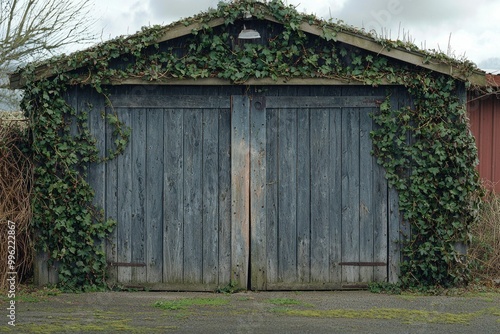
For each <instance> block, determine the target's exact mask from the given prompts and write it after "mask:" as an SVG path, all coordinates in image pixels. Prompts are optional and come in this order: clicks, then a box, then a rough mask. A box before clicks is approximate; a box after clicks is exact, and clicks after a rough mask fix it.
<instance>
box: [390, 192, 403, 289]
mask: <svg viewBox="0 0 500 334" xmlns="http://www.w3.org/2000/svg"><path fill="white" fill-rule="evenodd" d="M388 207H389V217H388V219H389V228H388V230H389V241H388V242H389V244H388V248H389V251H388V256H389V261H388V262H389V264H388V281H389V282H390V283H397V282H398V281H399V274H400V263H401V259H402V256H401V242H402V241H403V240H404V238H403V237H402V235H401V227H402V225H403V221H402V219H401V217H400V214H399V197H398V192H397V191H396V189H394V188H390V189H389V196H388Z"/></svg>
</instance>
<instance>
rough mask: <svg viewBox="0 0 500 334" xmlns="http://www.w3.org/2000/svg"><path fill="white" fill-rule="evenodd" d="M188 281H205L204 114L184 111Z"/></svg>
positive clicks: (185, 276)
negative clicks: (202, 190)
mask: <svg viewBox="0 0 500 334" xmlns="http://www.w3.org/2000/svg"><path fill="white" fill-rule="evenodd" d="M183 114H184V136H183V137H184V282H185V283H188V282H192V283H199V282H202V280H203V276H202V275H203V273H202V271H203V247H202V243H203V235H202V233H203V220H202V219H203V216H202V212H203V210H202V203H203V199H202V192H201V189H202V184H203V180H202V177H203V175H202V159H203V145H202V140H203V138H202V135H203V134H202V120H203V117H202V113H201V112H200V110H199V109H185V110H184V112H183Z"/></svg>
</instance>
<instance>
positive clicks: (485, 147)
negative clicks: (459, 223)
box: [467, 75, 500, 194]
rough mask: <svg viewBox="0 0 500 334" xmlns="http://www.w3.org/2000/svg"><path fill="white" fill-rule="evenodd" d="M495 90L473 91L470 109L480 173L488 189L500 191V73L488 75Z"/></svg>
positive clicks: (469, 98) (468, 104) (469, 97)
mask: <svg viewBox="0 0 500 334" xmlns="http://www.w3.org/2000/svg"><path fill="white" fill-rule="evenodd" d="M487 81H488V86H489V87H491V88H493V90H494V92H495V91H496V93H490V94H487V95H485V94H484V93H479V94H478V93H476V92H469V94H468V101H467V111H468V113H469V117H470V124H471V130H472V133H473V134H474V137H476V144H477V147H478V153H479V167H478V169H479V175H480V176H481V178H482V179H483V180H484V183H485V185H486V187H487V188H488V189H491V190H494V191H495V192H496V193H497V194H500V90H499V88H500V75H487Z"/></svg>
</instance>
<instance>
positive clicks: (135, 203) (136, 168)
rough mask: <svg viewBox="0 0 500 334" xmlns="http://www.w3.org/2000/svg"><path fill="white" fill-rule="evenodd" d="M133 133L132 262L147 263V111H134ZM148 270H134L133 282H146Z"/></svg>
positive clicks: (131, 137) (131, 142)
mask: <svg viewBox="0 0 500 334" xmlns="http://www.w3.org/2000/svg"><path fill="white" fill-rule="evenodd" d="M131 118H132V119H131V123H132V133H131V136H130V143H129V145H131V147H132V175H133V177H132V189H133V191H132V208H131V210H132V215H131V221H130V223H131V235H132V240H131V247H132V262H134V263H144V262H146V150H145V148H146V111H145V110H144V109H138V110H133V113H132V115H131ZM146 280H147V276H146V268H145V267H144V268H133V269H132V281H133V282H146Z"/></svg>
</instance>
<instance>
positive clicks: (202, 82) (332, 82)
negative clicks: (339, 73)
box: [81, 76, 392, 87]
mask: <svg viewBox="0 0 500 334" xmlns="http://www.w3.org/2000/svg"><path fill="white" fill-rule="evenodd" d="M81 79H82V80H83V79H84V76H82V77H81ZM111 84H112V85H114V86H120V85H141V86H234V82H232V81H231V80H228V79H219V78H201V79H200V78H198V79H188V78H186V79H179V78H164V79H161V80H155V81H151V80H147V79H144V78H126V79H112V80H111ZM363 84H364V83H363V82H362V81H359V80H356V79H330V78H328V79H327V78H285V77H278V78H276V79H273V78H259V79H257V78H249V79H248V80H246V81H245V85H249V86H263V85H269V86H271V85H272V86H287V87H288V86H303V85H309V86H313V85H314V86H345V85H352V86H359V85H363ZM380 85H392V84H391V83H389V82H388V81H387V80H386V79H385V78H382V79H381V80H380Z"/></svg>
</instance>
